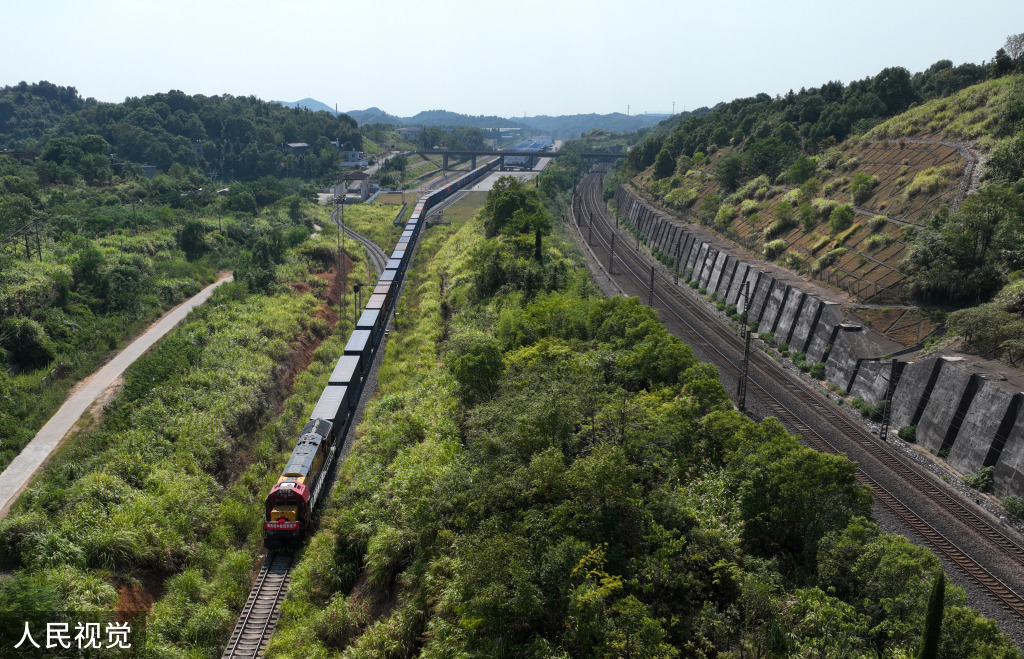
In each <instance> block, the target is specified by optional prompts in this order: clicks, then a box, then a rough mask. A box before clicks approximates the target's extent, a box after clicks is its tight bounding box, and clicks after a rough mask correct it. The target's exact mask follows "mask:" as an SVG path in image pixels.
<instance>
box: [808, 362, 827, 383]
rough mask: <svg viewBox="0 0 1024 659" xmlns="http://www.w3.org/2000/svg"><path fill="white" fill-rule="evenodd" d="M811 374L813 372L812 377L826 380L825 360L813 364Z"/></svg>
mask: <svg viewBox="0 0 1024 659" xmlns="http://www.w3.org/2000/svg"><path fill="white" fill-rule="evenodd" d="M810 374H811V377H812V378H814V379H815V380H824V379H825V363H824V362H818V363H817V364H814V365H813V366H811V370H810Z"/></svg>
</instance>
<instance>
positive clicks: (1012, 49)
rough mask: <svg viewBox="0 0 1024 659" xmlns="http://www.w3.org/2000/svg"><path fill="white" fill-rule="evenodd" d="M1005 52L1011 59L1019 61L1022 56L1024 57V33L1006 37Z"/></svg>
mask: <svg viewBox="0 0 1024 659" xmlns="http://www.w3.org/2000/svg"><path fill="white" fill-rule="evenodd" d="M1003 50H1005V51H1006V54H1007V55H1009V56H1010V59H1012V60H1014V61H1017V60H1019V59H1020V56H1021V55H1024V32H1021V33H1020V34H1011V35H1010V36H1008V37H1006V43H1005V44H1004V45H1003Z"/></svg>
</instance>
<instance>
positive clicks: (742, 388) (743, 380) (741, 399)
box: [736, 279, 750, 412]
mask: <svg viewBox="0 0 1024 659" xmlns="http://www.w3.org/2000/svg"><path fill="white" fill-rule="evenodd" d="M748 309H750V280H749V279H748V280H747V281H745V282H744V283H743V318H742V320H740V323H741V324H742V325H743V362H742V364H741V365H740V380H739V382H738V383H737V385H736V402H737V407H738V408H739V410H740V412H746V411H747V371H748V369H749V367H750V327H749V326H748V325H747V310H748Z"/></svg>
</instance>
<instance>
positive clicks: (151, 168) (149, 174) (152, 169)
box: [142, 165, 156, 178]
mask: <svg viewBox="0 0 1024 659" xmlns="http://www.w3.org/2000/svg"><path fill="white" fill-rule="evenodd" d="M142 173H143V174H145V175H146V178H154V177H155V176H156V165H142Z"/></svg>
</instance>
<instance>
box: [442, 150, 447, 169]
mask: <svg viewBox="0 0 1024 659" xmlns="http://www.w3.org/2000/svg"><path fill="white" fill-rule="evenodd" d="M442 158H444V161H443V162H444V164H443V165H442V166H441V169H443V170H444V171H446V172H447V171H448V154H447V153H446V154H444V155H443V156H442Z"/></svg>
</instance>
